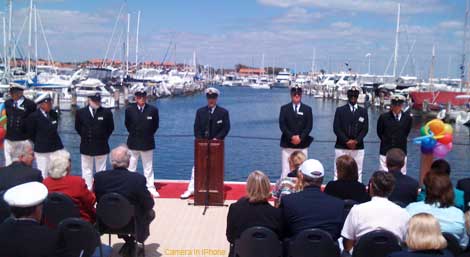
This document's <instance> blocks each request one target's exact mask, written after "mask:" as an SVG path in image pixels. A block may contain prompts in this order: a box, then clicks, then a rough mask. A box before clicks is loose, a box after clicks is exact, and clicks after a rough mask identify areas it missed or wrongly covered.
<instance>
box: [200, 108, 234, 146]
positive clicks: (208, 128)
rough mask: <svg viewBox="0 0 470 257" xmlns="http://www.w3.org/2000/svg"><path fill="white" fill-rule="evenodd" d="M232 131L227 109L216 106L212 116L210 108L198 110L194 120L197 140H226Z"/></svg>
mask: <svg viewBox="0 0 470 257" xmlns="http://www.w3.org/2000/svg"><path fill="white" fill-rule="evenodd" d="M229 131H230V118H229V113H228V111H227V110H226V109H224V108H222V107H220V106H218V105H217V106H216V107H215V109H214V112H213V113H212V114H210V110H209V107H207V106H204V107H201V108H199V109H198V110H197V112H196V118H195V120H194V136H195V137H196V138H206V139H213V138H217V139H219V140H224V139H225V137H226V136H227V134H228V132H229Z"/></svg>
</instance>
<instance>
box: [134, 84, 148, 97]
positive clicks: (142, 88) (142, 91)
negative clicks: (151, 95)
mask: <svg viewBox="0 0 470 257" xmlns="http://www.w3.org/2000/svg"><path fill="white" fill-rule="evenodd" d="M138 94H139V95H147V89H146V88H145V86H143V85H140V86H137V88H136V89H135V90H134V95H138Z"/></svg>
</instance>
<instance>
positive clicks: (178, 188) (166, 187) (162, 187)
mask: <svg viewBox="0 0 470 257" xmlns="http://www.w3.org/2000/svg"><path fill="white" fill-rule="evenodd" d="M155 186H156V187H157V191H158V193H159V194H160V198H180V195H181V194H182V193H184V191H186V189H187V188H188V182H184V181H177V180H175V181H168V180H164V181H159V180H157V181H156V182H155ZM245 192H246V191H245V184H238V183H236V184H234V183H229V182H225V185H224V196H225V200H238V199H240V198H241V197H242V196H244V195H246V193H245Z"/></svg>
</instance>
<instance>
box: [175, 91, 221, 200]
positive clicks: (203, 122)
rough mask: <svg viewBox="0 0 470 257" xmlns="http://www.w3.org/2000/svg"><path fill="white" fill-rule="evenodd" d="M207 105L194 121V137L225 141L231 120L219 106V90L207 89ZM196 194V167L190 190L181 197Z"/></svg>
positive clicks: (201, 109)
mask: <svg viewBox="0 0 470 257" xmlns="http://www.w3.org/2000/svg"><path fill="white" fill-rule="evenodd" d="M205 93H206V98H207V105H206V106H204V107H201V108H199V109H198V110H197V112H196V119H195V121H194V137H196V138H205V139H212V140H224V139H225V137H226V136H227V134H228V132H229V131H230V118H229V113H228V111H227V110H226V109H224V108H222V107H221V106H219V105H217V100H218V97H219V95H220V92H219V90H218V89H217V88H213V87H210V88H207V89H206V91H205ZM193 194H194V167H193V169H192V172H191V181H190V182H189V185H188V189H187V190H186V192H184V193H183V194H182V195H181V196H180V197H181V199H188V198H189V197H190V196H191V195H193Z"/></svg>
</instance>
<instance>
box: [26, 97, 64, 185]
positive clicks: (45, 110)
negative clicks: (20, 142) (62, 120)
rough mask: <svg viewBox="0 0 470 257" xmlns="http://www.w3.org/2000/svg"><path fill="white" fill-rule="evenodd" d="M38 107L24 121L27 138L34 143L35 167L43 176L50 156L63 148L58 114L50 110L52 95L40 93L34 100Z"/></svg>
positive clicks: (45, 175)
mask: <svg viewBox="0 0 470 257" xmlns="http://www.w3.org/2000/svg"><path fill="white" fill-rule="evenodd" d="M35 102H36V104H37V105H38V106H39V108H38V109H37V110H36V111H35V112H33V113H32V114H31V115H29V117H28V120H27V122H26V126H27V132H28V135H29V138H30V139H31V141H33V143H34V155H35V156H36V163H37V168H38V169H39V170H40V171H41V172H42V176H43V177H44V178H46V177H47V174H48V173H49V163H50V157H51V156H52V155H53V154H54V153H55V152H56V151H58V150H61V149H63V148H64V145H63V144H62V140H61V139H60V136H59V133H58V126H59V115H58V114H57V112H56V111H54V110H52V96H51V95H50V94H49V93H44V94H41V95H40V96H39V97H38V98H36V100H35Z"/></svg>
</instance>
